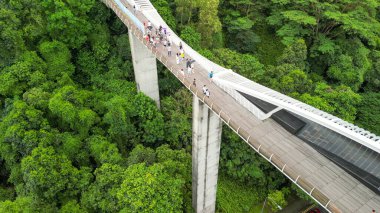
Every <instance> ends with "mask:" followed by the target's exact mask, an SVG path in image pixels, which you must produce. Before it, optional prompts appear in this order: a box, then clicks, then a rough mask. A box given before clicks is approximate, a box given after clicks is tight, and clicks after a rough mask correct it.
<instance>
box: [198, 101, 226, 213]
mask: <svg viewBox="0 0 380 213" xmlns="http://www.w3.org/2000/svg"><path fill="white" fill-rule="evenodd" d="M221 137H222V121H221V120H220V119H219V117H218V116H217V115H216V114H215V113H214V112H213V111H211V110H209V109H208V108H207V106H206V104H204V103H202V102H201V101H200V100H199V99H198V97H197V96H196V95H194V96H193V145H192V166H193V174H192V190H193V191H192V193H193V195H192V196H193V198H192V200H193V201H192V202H193V208H194V210H195V212H197V213H209V212H210V213H213V212H215V202H216V189H217V182H218V167H219V153H220V143H221Z"/></svg>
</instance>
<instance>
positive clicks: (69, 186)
mask: <svg viewBox="0 0 380 213" xmlns="http://www.w3.org/2000/svg"><path fill="white" fill-rule="evenodd" d="M21 170H22V172H23V179H24V182H25V185H24V188H25V191H26V192H27V193H30V194H31V195H32V196H34V197H35V198H37V199H41V200H44V201H46V202H60V201H62V200H65V199H69V198H75V197H76V196H78V195H79V194H80V192H81V191H82V190H83V189H84V188H85V187H87V186H88V184H89V181H90V179H91V173H90V172H89V171H88V170H89V169H88V168H85V167H83V168H82V169H80V170H79V169H77V168H75V167H73V166H72V165H71V162H70V161H69V160H68V159H67V157H66V156H64V155H59V154H57V153H56V152H55V151H54V149H53V147H46V148H44V147H37V148H35V149H34V150H33V152H32V154H31V155H30V156H27V157H25V158H24V159H23V160H22V162H21Z"/></svg>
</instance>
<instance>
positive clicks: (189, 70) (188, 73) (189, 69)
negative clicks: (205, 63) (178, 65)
mask: <svg viewBox="0 0 380 213" xmlns="http://www.w3.org/2000/svg"><path fill="white" fill-rule="evenodd" d="M191 71H192V70H191V67H188V68H187V75H189V76H190V75H191Z"/></svg>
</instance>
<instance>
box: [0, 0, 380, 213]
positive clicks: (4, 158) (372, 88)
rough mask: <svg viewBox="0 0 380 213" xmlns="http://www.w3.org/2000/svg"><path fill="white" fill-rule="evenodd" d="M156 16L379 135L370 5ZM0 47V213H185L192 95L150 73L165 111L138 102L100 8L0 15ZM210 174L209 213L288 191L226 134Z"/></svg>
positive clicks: (191, 3) (232, 8)
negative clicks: (214, 197) (216, 181)
mask: <svg viewBox="0 0 380 213" xmlns="http://www.w3.org/2000/svg"><path fill="white" fill-rule="evenodd" d="M152 3H153V4H154V5H155V7H156V8H157V10H158V11H159V12H160V14H161V15H162V16H163V18H164V19H165V20H166V21H167V23H168V25H169V26H170V27H172V28H173V29H174V30H175V31H176V32H177V33H178V34H179V35H180V36H181V38H183V39H184V40H185V41H186V42H188V43H189V44H190V45H191V46H192V47H194V49H196V50H198V51H200V52H201V53H202V54H204V55H206V56H207V57H209V58H210V59H212V60H214V61H215V62H217V63H219V64H221V65H223V66H225V67H228V68H231V69H233V70H235V71H236V72H238V73H240V74H242V75H244V76H246V77H248V78H250V79H252V80H255V81H257V82H260V83H262V84H264V85H266V86H269V87H271V88H273V89H275V90H278V91H280V92H282V93H285V94H287V95H289V96H292V97H294V98H297V99H299V100H302V101H304V102H306V103H308V104H310V105H313V106H315V107H317V108H320V109H322V110H324V111H327V112H329V113H332V114H334V115H337V116H339V117H341V118H343V119H345V120H347V121H351V122H356V123H357V124H358V125H361V126H363V127H365V128H368V129H369V130H371V131H373V132H374V133H377V134H380V129H379V127H380V117H379V112H380V108H379V107H380V96H379V92H380V79H379V75H380V15H379V13H380V12H379V6H380V5H379V2H378V1H376V0H365V1H357V0H348V1H341V2H325V1H310V0H304V1H290V0H282V1H278V0H270V1H252V0H223V1H219V0H208V1H201V0H152ZM0 46H1V47H2V48H0V212H23V211H24V212H58V211H59V212H118V211H122V212H152V211H153V210H154V211H157V212H181V211H185V212H191V211H192V209H191V156H190V154H191V137H192V134H191V104H192V97H191V94H190V93H188V92H187V90H186V89H184V88H181V86H180V83H179V82H178V81H177V80H176V79H175V77H173V76H172V75H171V73H170V72H168V71H167V70H166V69H165V68H164V67H163V66H162V65H160V64H158V69H159V84H160V94H161V109H158V108H157V107H156V105H155V103H154V102H153V101H152V100H151V99H149V98H148V97H146V96H145V95H144V94H141V93H138V92H137V91H136V85H135V83H134V82H133V77H134V76H133V67H132V62H131V53H130V47H129V39H128V31H127V29H126V28H125V26H124V25H123V23H122V22H120V21H119V20H118V18H117V17H116V16H115V14H113V13H112V12H111V11H110V10H109V9H108V8H106V7H105V5H104V4H102V3H101V2H100V1H96V0H81V1H73V0H42V1H41V0H23V1H21V0H3V1H0ZM220 171H221V174H222V179H221V182H220V183H221V184H220V185H219V191H218V205H217V207H218V210H219V211H226V212H229V211H234V210H236V211H237V210H239V211H240V210H241V211H254V210H253V209H255V206H254V205H255V204H258V203H260V202H262V201H264V199H265V198H267V200H268V202H269V205H270V207H271V208H272V209H273V211H276V210H278V209H277V206H278V205H280V206H281V207H284V206H285V205H286V203H287V202H286V199H287V196H288V195H289V193H290V192H289V189H293V188H294V187H291V185H290V183H289V182H288V181H287V180H286V178H285V177H284V176H282V175H281V174H280V173H279V172H278V171H277V170H276V169H274V168H273V167H272V166H271V165H270V164H268V163H267V162H266V161H264V160H263V159H262V158H261V157H260V156H258V155H257V154H255V153H254V151H253V150H252V149H250V148H249V147H248V146H247V145H245V144H244V143H243V142H242V141H241V139H240V138H239V137H238V136H237V135H235V134H234V133H233V132H232V131H230V130H228V129H227V128H224V129H223V142H222V148H221V157H220ZM244 187H249V189H247V191H245V190H244ZM293 191H297V190H293ZM242 192H245V193H242ZM297 193H298V194H300V195H299V196H300V197H304V198H305V199H307V196H305V195H304V194H302V193H300V192H299V191H298V192H297ZM231 199H232V200H233V199H239V200H241V202H240V203H238V204H236V205H234V206H232V204H233V202H234V201H232V200H231ZM235 202H236V200H235ZM260 206H261V205H260Z"/></svg>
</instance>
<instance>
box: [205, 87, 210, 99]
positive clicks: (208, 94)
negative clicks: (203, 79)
mask: <svg viewBox="0 0 380 213" xmlns="http://www.w3.org/2000/svg"><path fill="white" fill-rule="evenodd" d="M205 95H206V96H207V98H209V97H210V91H209V90H208V89H206V92H205Z"/></svg>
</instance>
